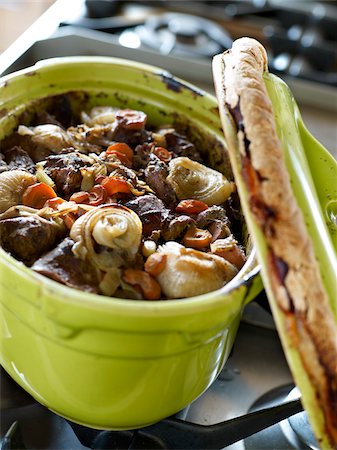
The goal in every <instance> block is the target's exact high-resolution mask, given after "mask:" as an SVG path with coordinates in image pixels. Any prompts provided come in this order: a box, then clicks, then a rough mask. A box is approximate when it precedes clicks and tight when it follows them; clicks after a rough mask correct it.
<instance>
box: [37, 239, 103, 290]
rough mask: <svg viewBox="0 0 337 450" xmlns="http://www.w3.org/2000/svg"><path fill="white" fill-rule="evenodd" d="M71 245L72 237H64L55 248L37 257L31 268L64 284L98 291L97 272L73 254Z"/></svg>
mask: <svg viewBox="0 0 337 450" xmlns="http://www.w3.org/2000/svg"><path fill="white" fill-rule="evenodd" d="M73 245H74V241H73V240H72V239H70V238H66V239H64V240H63V241H62V242H61V243H60V244H59V245H58V246H57V247H56V248H54V249H53V250H51V251H50V252H49V253H47V254H46V255H44V256H42V258H40V259H38V260H37V261H36V262H35V263H34V264H33V266H32V269H33V270H35V271H36V272H38V273H40V274H42V275H45V276H46V277H48V278H51V279H52V280H55V281H58V282H59V283H62V284H65V285H66V286H70V287H73V288H76V289H80V290H82V291H86V292H93V293H98V284H99V274H98V272H97V271H96V269H95V268H94V267H92V266H91V265H90V264H88V262H84V261H82V260H80V259H78V258H76V257H75V256H74V254H73V252H72V247H73Z"/></svg>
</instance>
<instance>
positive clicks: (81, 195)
mask: <svg viewBox="0 0 337 450" xmlns="http://www.w3.org/2000/svg"><path fill="white" fill-rule="evenodd" d="M69 200H70V201H71V202H75V203H83V204H87V203H89V201H90V195H89V192H86V191H80V192H75V193H74V194H73V195H72V196H71V197H70V199H69Z"/></svg>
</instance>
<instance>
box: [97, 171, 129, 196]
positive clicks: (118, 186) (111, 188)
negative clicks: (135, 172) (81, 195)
mask: <svg viewBox="0 0 337 450" xmlns="http://www.w3.org/2000/svg"><path fill="white" fill-rule="evenodd" d="M101 184H102V186H103V187H104V189H106V191H107V193H108V195H113V194H117V193H120V192H122V193H125V194H129V193H130V192H131V189H130V186H129V184H128V183H127V182H126V181H125V180H123V178H120V177H115V176H110V177H106V178H105V179H104V180H103V181H102V183H101Z"/></svg>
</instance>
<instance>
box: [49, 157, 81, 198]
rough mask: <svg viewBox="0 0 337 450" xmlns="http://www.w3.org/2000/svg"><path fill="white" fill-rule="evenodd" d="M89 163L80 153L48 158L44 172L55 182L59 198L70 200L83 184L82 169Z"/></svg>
mask: <svg viewBox="0 0 337 450" xmlns="http://www.w3.org/2000/svg"><path fill="white" fill-rule="evenodd" d="M87 165H88V162H87V161H86V160H85V159H84V158H83V156H82V155H81V154H80V153H76V152H71V153H65V154H63V153H61V154H60V155H51V156H49V157H48V158H46V163H45V165H44V170H45V172H46V173H47V175H49V176H50V178H51V179H52V180H53V181H54V183H55V185H56V190H57V193H58V195H59V196H61V197H63V196H64V197H66V198H68V197H69V196H70V195H71V194H73V193H74V192H75V191H76V190H79V189H80V187H81V183H82V175H81V168H82V167H85V166H87Z"/></svg>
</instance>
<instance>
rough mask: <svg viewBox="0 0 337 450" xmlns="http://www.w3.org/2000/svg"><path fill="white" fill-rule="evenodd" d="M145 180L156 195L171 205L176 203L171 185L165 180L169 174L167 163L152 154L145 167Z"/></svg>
mask: <svg viewBox="0 0 337 450" xmlns="http://www.w3.org/2000/svg"><path fill="white" fill-rule="evenodd" d="M144 174H145V180H146V182H147V184H148V185H149V186H150V188H151V189H153V190H154V192H155V193H156V195H157V196H158V197H159V198H160V199H161V200H163V201H164V202H165V204H166V205H168V206H169V207H172V206H173V205H174V204H175V203H176V195H175V192H174V190H173V188H172V186H171V185H170V184H169V183H168V182H167V181H166V178H167V176H168V174H169V170H168V167H167V165H166V164H165V163H164V162H163V161H161V160H160V159H159V158H157V157H156V156H154V155H153V157H151V161H150V163H149V164H148V166H147V167H146V169H145V172H144Z"/></svg>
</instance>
